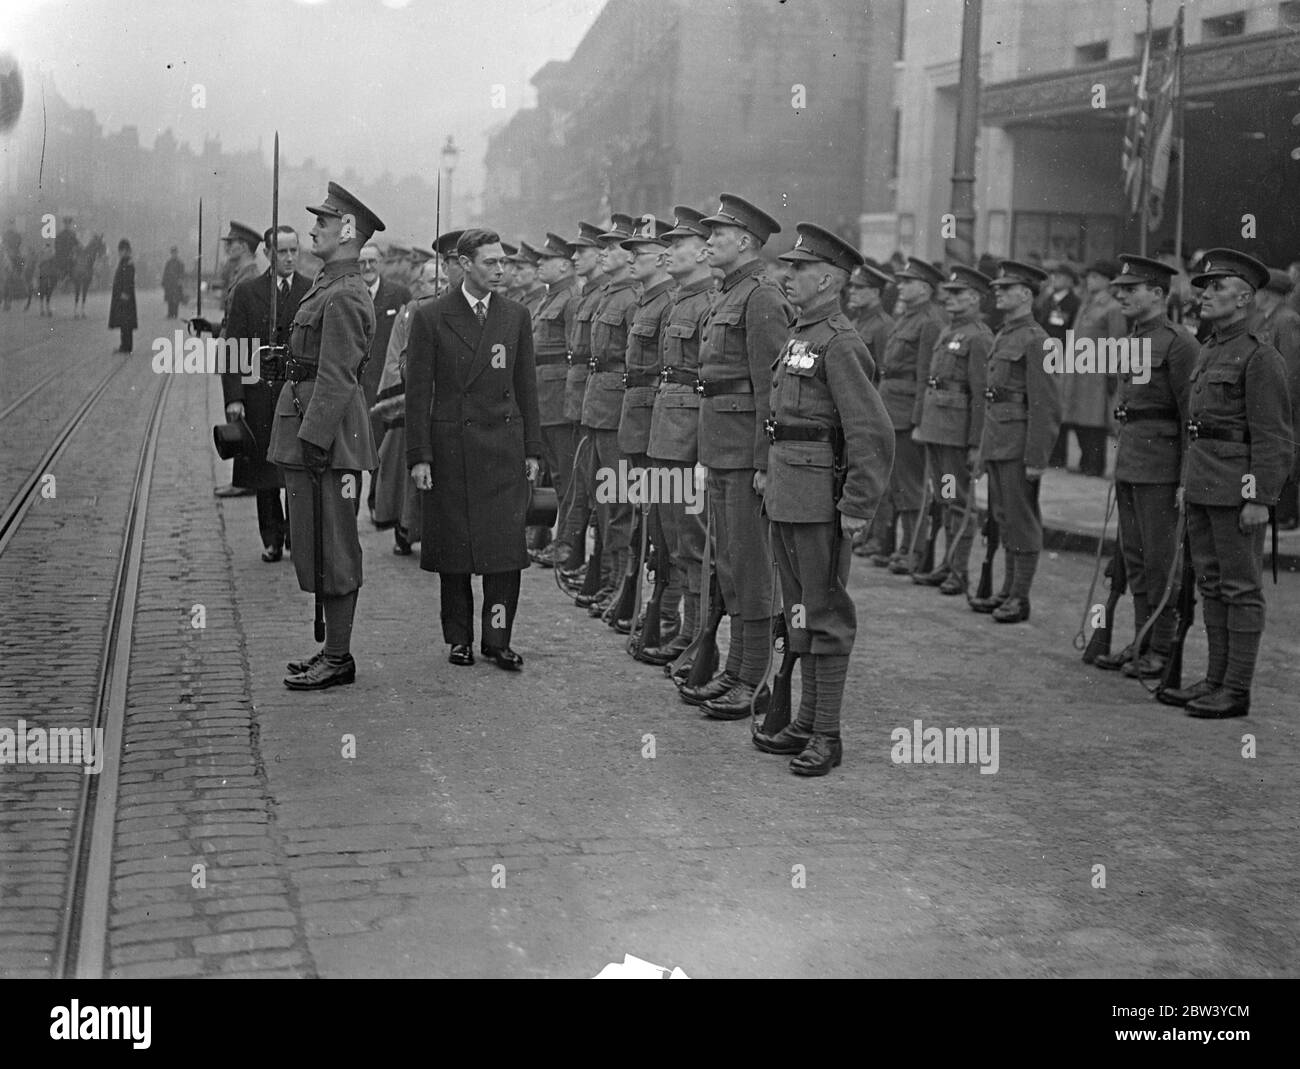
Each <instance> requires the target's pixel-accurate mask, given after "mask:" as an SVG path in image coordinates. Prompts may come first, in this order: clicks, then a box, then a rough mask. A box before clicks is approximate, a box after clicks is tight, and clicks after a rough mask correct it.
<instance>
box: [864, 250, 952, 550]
mask: <svg viewBox="0 0 1300 1069" xmlns="http://www.w3.org/2000/svg"><path fill="white" fill-rule="evenodd" d="M943 280H944V276H943V273H942V272H941V271H939V270H937V269H936V268H935V266H934V265H933V264H930V263H926V261H924V260H922V259H920V258H919V257H916V256H909V257H908V260H907V267H905V268H904V269H903V270H901V271H899V272H898V274H897V276H896V281H897V283H898V299H899V303H900V304H901V305H902V307H903V314H902V315H901V316H900V317H899V318H898V321H897V322H896V323H895V324H894V329H893V330H891V331H890V332H889V340H888V341H887V342H886V343H885V351H884V353H883V355H882V357H881V360H880V396H881V397H883V398H884V399H885V405H886V407H888V409H889V418H890V419H891V420H893V423H894V467H893V471H892V472H891V474H890V476H889V498H890V505H891V506H892V508H893V511H894V513H895V514H896V515H897V516H898V517H899V519H900V520H901V521H902V528H903V530H902V534H901V540H900V541H899V542H898V543H897V546H896V548H895V550H894V552H893V554H892V555H891V556H890V557H889V558H888V559H885V558H883V556H881V555H879V554H878V555H877V556H875V557H873V558H872V563H873V564H875V565H877V566H881V567H884V566H887V567H888V568H889V570H890V571H891V572H892V573H893V574H894V575H910V574H913V573H915V572H919V571H920V570H921V564H922V560H923V559H924V549H923V547H922V545H921V541H922V540H921V537H920V536H919V535H918V534H917V528H918V526H919V525H920V523H921V522H922V519H923V518H922V517H921V516H920V511H921V498H922V496H923V492H924V483H925V450H924V449H923V448H922V447H921V443H920V442H917V441H915V440H913V438H912V429H913V427H914V426H915V424H914V423H913V422H912V419H913V416H914V415H915V413H916V400H917V397H918V396H921V395H923V394H924V393H925V389H926V379H927V378H928V376H929V372H930V354H931V353H932V352H934V343H935V342H936V341H938V339H939V334H940V332H941V331H942V330H943V328H944V316H943V313H942V312H940V311H939V308H938V307H937V306H936V305H935V303H934V297H935V294H936V293H938V290H939V284H940V283H941V282H943ZM914 540H915V542H916V543H917V546H916V550H915V553H913V550H912V543H913V541H914Z"/></svg>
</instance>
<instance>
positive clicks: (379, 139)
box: [0, 0, 605, 196]
mask: <svg viewBox="0 0 1300 1069" xmlns="http://www.w3.org/2000/svg"><path fill="white" fill-rule="evenodd" d="M604 2H605V0H0V51H8V52H11V53H13V54H14V55H15V56H16V58H17V59H18V62H19V64H20V65H21V66H22V68H23V70H24V72H25V74H26V76H27V84H28V87H29V97H28V104H29V105H30V104H31V103H33V101H32V99H31V96H30V93H31V91H32V89H33V88H34V87H35V85H36V78H35V71H36V69H37V68H40V69H42V70H45V71H48V72H50V73H52V74H53V76H54V80H55V85H56V86H57V88H58V90H59V92H60V93H61V94H62V95H63V96H64V97H65V98H66V99H67V100H68V101H69V102H70V103H72V104H74V105H77V106H81V107H87V108H92V109H93V110H94V112H95V116H96V118H97V119H98V121H99V122H100V123H101V124H103V126H104V129H105V130H106V131H107V132H112V131H116V130H118V129H119V128H121V127H122V126H124V125H131V124H135V125H136V126H138V127H139V129H140V139H141V142H142V143H143V144H144V145H145V146H146V147H148V146H151V145H152V144H153V139H154V136H155V135H156V133H157V132H159V131H161V130H163V129H165V128H166V127H169V126H170V127H171V128H172V129H173V130H174V131H175V133H176V135H177V137H178V138H179V139H180V140H182V141H188V142H189V143H190V144H191V145H192V146H194V147H195V148H198V147H199V146H200V145H201V144H202V141H203V138H204V136H205V135H213V134H215V135H219V136H220V137H221V140H222V145H223V147H225V148H227V149H239V148H253V147H256V146H257V144H258V141H259V138H260V139H261V142H262V144H263V149H264V154H265V156H266V158H267V160H268V161H269V159H270V146H271V137H272V134H273V132H274V131H275V129H276V128H278V129H279V131H280V144H281V152H282V156H283V158H284V159H285V160H287V161H290V162H293V163H297V162H299V161H301V160H303V159H305V158H306V157H308V156H310V157H313V158H314V159H315V160H316V162H317V163H319V164H322V165H324V166H326V167H329V168H331V169H333V168H337V169H338V170H339V171H340V172H341V171H342V169H343V168H344V167H347V166H352V167H355V168H356V169H357V170H358V171H359V172H360V173H361V174H362V175H363V176H364V177H365V178H367V179H374V178H377V177H379V175H380V174H381V173H382V172H384V171H385V170H387V171H391V172H392V173H393V175H394V176H396V177H401V176H402V175H405V174H408V173H411V172H419V173H423V174H426V175H429V176H430V178H431V179H432V176H433V175H434V174H435V173H436V168H437V156H438V150H439V148H440V147H441V145H442V143H443V141H445V140H446V136H447V134H451V135H453V136H454V137H455V139H456V143H457V144H458V145H459V146H460V147H461V149H462V156H461V160H460V165H459V168H458V170H457V178H456V187H457V193H458V196H459V195H463V194H465V193H469V192H470V191H472V190H478V189H480V188H481V186H482V173H483V168H482V158H483V151H484V148H485V147H486V137H487V134H488V132H489V131H490V130H491V129H492V128H493V127H495V126H496V125H499V124H501V123H503V122H504V121H505V120H506V119H508V118H509V117H510V115H512V114H513V113H514V112H515V111H516V110H517V109H518V108H519V107H520V106H521V105H522V104H524V103H525V102H527V103H530V104H531V103H532V102H533V99H534V97H533V92H532V89H531V87H530V86H528V84H527V83H528V79H529V78H530V77H531V76H532V74H533V73H534V72H536V70H537V69H538V67H540V66H541V65H542V64H544V63H545V62H547V61H548V60H551V59H568V58H569V57H570V56H571V55H572V54H573V50H574V49H575V48H576V47H577V45H578V42H579V41H581V40H582V37H583V35H584V34H585V33H586V31H587V30H588V28H590V26H591V24H592V22H594V21H595V18H596V16H597V14H599V12H600V9H601V8H602V7H603V6H604ZM196 84H198V85H202V86H203V87H204V90H205V95H206V106H205V107H203V108H196V107H194V106H193V105H192V100H193V99H194V98H195V92H194V86H195V85H196ZM495 85H503V86H504V87H505V105H506V106H505V108H504V109H502V108H494V107H493V106H492V93H493V86H495ZM462 182H464V183H465V184H464V185H462Z"/></svg>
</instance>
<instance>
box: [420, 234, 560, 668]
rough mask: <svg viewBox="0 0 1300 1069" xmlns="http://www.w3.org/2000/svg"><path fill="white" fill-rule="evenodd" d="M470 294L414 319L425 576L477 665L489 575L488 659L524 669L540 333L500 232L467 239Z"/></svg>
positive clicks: (450, 634)
mask: <svg viewBox="0 0 1300 1069" xmlns="http://www.w3.org/2000/svg"><path fill="white" fill-rule="evenodd" d="M456 252H457V259H458V260H459V261H460V265H461V267H462V268H463V269H464V272H465V277H464V279H463V281H462V282H461V284H460V285H459V286H457V287H455V288H454V289H451V290H449V291H448V292H447V293H445V294H444V295H443V296H442V297H440V298H438V300H436V301H432V302H430V303H428V304H425V305H423V306H422V307H420V308H419V309H417V311H416V312H415V314H414V316H413V317H412V319H411V335H410V340H409V341H408V342H407V364H406V396H407V406H406V411H407V417H408V418H407V424H406V447H407V448H406V458H407V461H408V463H409V464H410V465H411V477H412V479H413V480H414V481H415V485H416V487H417V488H418V489H421V490H429V491H431V492H430V493H426V494H423V495H421V496H422V498H423V510H422V518H421V522H422V528H421V531H422V541H421V543H420V567H421V568H423V569H424V570H425V571H431V572H438V573H439V575H440V576H441V586H442V633H443V638H444V639H445V640H446V642H447V643H448V644H449V645H450V646H451V658H450V659H451V663H452V664H458V665H470V664H473V663H474V651H473V642H474V595H473V592H472V590H471V588H470V576H471V575H472V574H478V575H482V576H483V616H482V627H483V630H482V646H481V652H482V653H483V655H484V656H485V657H487V658H489V659H491V660H493V661H495V662H496V664H497V665H498V666H499V667H501V668H505V669H509V670H518V669H519V668H520V667H521V666H522V665H523V658H522V657H520V656H519V655H518V654H517V653H515V652H514V650H512V649H511V648H510V638H511V633H512V629H513V626H514V617H515V609H516V608H517V606H518V603H519V575H520V571H521V570H522V569H524V568H526V567H528V553H527V550H526V549H525V545H524V517H525V515H526V513H527V510H528V500H529V494H530V489H529V484H530V483H532V482H535V481H536V480H537V477H538V473H539V471H540V469H541V456H542V432H541V421H540V419H539V417H538V410H537V379H536V372H535V368H534V361H533V333H532V326H531V324H530V322H529V318H528V312H527V310H526V309H525V308H524V306H523V305H521V304H519V303H518V302H516V301H512V300H510V299H509V298H507V297H506V296H505V295H504V294H503V293H502V292H501V287H502V280H503V276H504V270H503V264H504V262H505V255H506V254H505V250H504V249H502V247H501V240H500V238H499V237H498V236H497V235H496V233H494V232H493V231H491V230H483V229H478V228H475V229H471V230H467V231H465V233H464V234H462V235H461V238H460V240H459V242H457V246H456Z"/></svg>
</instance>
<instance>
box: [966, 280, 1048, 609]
mask: <svg viewBox="0 0 1300 1069" xmlns="http://www.w3.org/2000/svg"><path fill="white" fill-rule="evenodd" d="M1046 281H1047V273H1046V272H1045V271H1043V270H1042V269H1041V268H1037V267H1033V266H1032V265H1030V264H1024V263H1019V262H1017V261H1015V260H1003V261H1002V263H1001V274H1000V275H998V277H997V278H995V279H994V280H993V282H992V283H991V285H992V286H993V288H994V291H995V292H996V294H997V297H996V300H997V307H998V310H999V311H1000V312H1002V327H1001V329H1000V330H999V331H998V333H997V336H996V337H995V338H994V339H993V349H992V351H991V352H990V353H989V360H988V375H987V383H988V384H987V386H986V387H985V391H984V399H985V401H986V402H987V404H986V405H985V406H984V433H983V434H982V435H981V437H980V449H979V455H978V456H977V457H976V458H975V465H974V468H973V470H972V472H971V475H972V478H978V477H979V475H980V471H981V470H984V471H987V472H988V476H989V508H990V510H991V511H992V512H993V518H994V519H995V520H996V521H997V525H998V530H999V531H1000V533H1001V536H1002V545H1003V546H1004V547H1005V548H1006V552H1007V573H1006V579H1005V583H1004V585H1003V588H1002V591H1001V593H998V594H994V595H992V596H991V597H988V598H974V599H972V601H971V603H970V606H971V608H972V609H973V610H974V611H975V612H980V613H991V614H992V615H993V619H994V620H996V621H997V622H998V623H1000V624H1014V623H1019V622H1020V621H1022V620H1028V619H1029V589H1030V587H1031V586H1032V585H1033V581H1034V572H1035V571H1037V570H1038V558H1039V556H1040V555H1041V553H1042V552H1043V516H1042V512H1041V511H1040V509H1039V505H1038V489H1039V485H1040V483H1041V481H1042V478H1043V472H1044V471H1045V470H1046V469H1047V458H1048V457H1049V456H1050V455H1051V452H1052V446H1053V445H1054V444H1055V442H1056V435H1057V432H1058V431H1059V430H1060V427H1061V395H1060V391H1059V390H1058V389H1057V388H1056V383H1055V382H1053V381H1052V376H1051V375H1050V374H1049V372H1048V371H1047V369H1046V368H1045V366H1044V364H1043V357H1044V355H1045V352H1046V350H1045V349H1044V346H1043V343H1044V342H1045V341H1046V340H1047V332H1046V331H1045V330H1044V329H1043V328H1042V327H1041V326H1040V325H1039V324H1038V322H1037V321H1036V320H1035V319H1034V298H1035V297H1037V295H1038V291H1039V290H1040V289H1041V288H1042V285H1043V283H1044V282H1046Z"/></svg>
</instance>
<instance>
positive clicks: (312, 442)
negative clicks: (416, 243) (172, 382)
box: [267, 182, 384, 690]
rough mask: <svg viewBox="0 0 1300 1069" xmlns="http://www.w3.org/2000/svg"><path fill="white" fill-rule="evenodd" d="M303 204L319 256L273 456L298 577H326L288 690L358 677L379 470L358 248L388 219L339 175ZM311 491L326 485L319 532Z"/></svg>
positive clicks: (371, 312) (371, 322)
mask: <svg viewBox="0 0 1300 1069" xmlns="http://www.w3.org/2000/svg"><path fill="white" fill-rule="evenodd" d="M307 210H308V211H309V212H311V213H312V214H313V215H314V216H315V217H316V222H315V225H314V226H312V228H311V239H312V250H311V251H312V252H313V253H314V254H315V255H316V256H317V257H318V258H319V259H320V260H321V261H322V265H321V269H320V272H319V273H318V274H317V276H316V279H315V281H314V282H313V283H312V286H311V289H309V290H308V291H307V294H306V295H305V296H304V297H303V299H302V302H301V303H300V304H299V305H298V311H297V312H296V313H295V314H294V317H293V328H292V331H291V333H290V335H289V356H288V358H287V359H286V362H285V378H286V379H287V380H288V381H287V382H286V383H285V386H284V388H283V389H282V390H281V391H280V398H279V400H278V401H277V402H276V407H275V427H274V429H273V430H272V431H271V448H270V449H269V450H268V451H267V456H268V458H269V459H270V460H272V461H274V462H275V463H276V464H278V465H280V468H281V470H282V471H283V473H284V484H285V487H286V489H287V490H288V495H289V526H290V529H291V530H292V531H293V540H294V546H293V564H294V570H295V571H296V572H297V573H298V585H299V586H300V587H301V588H302V589H303V590H305V591H309V592H316V589H315V576H316V575H317V574H320V575H321V576H322V578H323V583H322V589H321V590H320V591H319V594H320V596H321V600H322V602H323V606H324V614H325V645H324V647H323V648H322V649H321V650H320V651H318V652H317V653H316V654H315V655H314V656H312V657H310V658H307V659H305V660H302V661H295V662H290V664H289V666H288V667H289V673H290V674H289V675H288V676H287V677H286V678H285V681H284V685H285V686H286V687H288V688H289V689H290V690H321V689H323V688H325V687H332V686H336V685H339V684H344V683H352V682H354V681H355V680H356V674H357V666H356V662H355V661H354V660H353V659H352V650H351V639H352V619H353V616H354V615H355V613H356V607H357V591H358V590H359V589H360V587H361V542H360V539H359V538H358V537H357V510H358V507H359V505H360V494H361V472H362V471H373V470H374V469H375V467H376V465H377V463H378V457H377V455H376V452H375V443H374V439H373V437H372V435H371V433H370V413H369V411H368V409H367V407H366V397H365V393H364V391H363V390H362V388H361V372H362V368H363V365H364V363H365V360H366V354H367V353H368V352H369V351H370V343H371V340H372V339H373V338H374V335H375V309H374V305H373V304H372V303H371V300H370V292H369V290H368V289H367V288H366V284H365V282H363V281H362V279H361V268H360V266H359V265H358V263H357V257H358V255H359V253H360V251H361V248H362V246H363V245H365V243H366V242H367V241H368V240H369V239H370V236H371V235H372V234H373V233H375V231H377V230H383V229H384V224H383V223H382V222H381V221H380V219H379V217H378V216H377V215H375V213H374V212H372V211H371V210H370V209H369V208H367V207H366V206H365V205H364V204H362V203H361V201H359V200H358V199H357V198H356V197H355V196H353V195H352V194H351V193H349V192H348V191H347V190H346V189H344V188H343V187H342V186H340V185H339V184H338V183H336V182H330V183H329V191H328V194H327V196H326V197H325V201H324V203H323V204H318V205H316V206H315V207H309V208H308V209H307ZM313 492H318V493H319V495H320V502H319V507H320V519H321V530H320V532H319V538H318V537H317V530H316V523H315V516H314V515H313V512H314V510H313V507H312V500H313V497H312V495H313ZM318 541H319V542H320V544H321V551H322V552H321V556H322V562H321V566H320V567H319V568H318V567H317V564H316V558H315V554H316V544H317V542H318Z"/></svg>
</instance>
